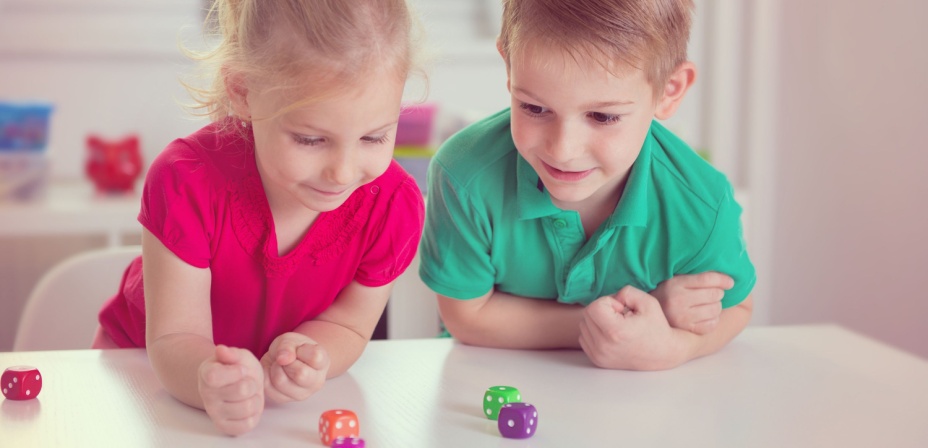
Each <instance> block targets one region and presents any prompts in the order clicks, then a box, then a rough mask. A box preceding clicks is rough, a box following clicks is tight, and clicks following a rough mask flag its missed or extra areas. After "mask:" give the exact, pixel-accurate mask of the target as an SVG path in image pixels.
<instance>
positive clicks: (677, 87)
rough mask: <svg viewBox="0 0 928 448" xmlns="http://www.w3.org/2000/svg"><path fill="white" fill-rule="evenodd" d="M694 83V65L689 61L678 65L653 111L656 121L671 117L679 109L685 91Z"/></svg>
mask: <svg viewBox="0 0 928 448" xmlns="http://www.w3.org/2000/svg"><path fill="white" fill-rule="evenodd" d="M695 81H696V64H693V63H692V62H690V61H686V62H684V63H682V64H680V65H679V66H678V67H677V69H676V70H674V72H673V74H672V75H671V76H670V79H668V80H667V84H664V91H663V92H661V97H660V99H659V100H658V102H657V109H656V110H655V111H654V116H655V117H656V118H657V119H658V120H666V119H668V118H670V117H671V116H673V114H674V113H675V112H676V111H677V108H678V107H680V102H681V101H683V96H684V95H686V91H687V90H689V88H690V86H692V85H693V82H695Z"/></svg>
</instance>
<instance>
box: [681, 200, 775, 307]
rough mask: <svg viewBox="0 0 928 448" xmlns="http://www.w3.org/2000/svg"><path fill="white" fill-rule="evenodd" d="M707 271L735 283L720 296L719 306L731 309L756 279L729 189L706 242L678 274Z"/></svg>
mask: <svg viewBox="0 0 928 448" xmlns="http://www.w3.org/2000/svg"><path fill="white" fill-rule="evenodd" d="M706 271H717V272H721V273H724V274H727V275H728V276H730V277H731V278H732V279H734V281H735V286H734V287H733V288H732V289H729V290H728V291H726V292H725V296H724V297H723V298H722V308H730V307H733V306H735V305H738V304H739V303H741V302H742V301H744V299H745V298H747V296H748V295H749V294H750V293H751V290H752V289H754V284H755V283H756V282H757V274H756V272H755V270H754V265H753V264H752V263H751V259H750V258H749V257H748V252H747V247H746V245H745V242H744V232H743V229H742V226H741V206H740V205H738V203H737V202H736V201H735V199H734V193H733V191H732V190H731V188H729V191H728V193H727V194H726V195H725V196H724V197H723V198H722V200H721V202H720V204H719V209H718V215H717V216H716V221H715V225H714V226H713V227H712V230H711V232H710V233H709V237H708V238H707V240H706V243H705V245H703V247H702V249H701V250H700V251H699V253H697V254H696V256H695V257H693V259H691V260H690V261H689V262H688V263H687V264H686V266H684V267H683V269H682V270H681V272H680V273H682V274H697V273H701V272H706Z"/></svg>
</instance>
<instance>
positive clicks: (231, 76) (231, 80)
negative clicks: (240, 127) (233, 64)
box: [222, 67, 251, 120]
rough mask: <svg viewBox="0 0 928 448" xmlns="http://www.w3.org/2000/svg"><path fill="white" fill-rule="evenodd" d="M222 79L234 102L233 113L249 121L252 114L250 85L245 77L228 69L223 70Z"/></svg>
mask: <svg viewBox="0 0 928 448" xmlns="http://www.w3.org/2000/svg"><path fill="white" fill-rule="evenodd" d="M222 78H223V81H224V83H225V85H226V94H227V95H228V96H229V100H230V101H231V102H232V104H230V107H231V108H232V113H234V114H235V116H236V117H239V118H240V119H244V120H248V119H250V118H251V113H250V111H249V108H248V85H247V83H246V82H245V77H244V76H243V75H242V74H241V73H238V72H234V71H232V70H229V69H228V68H227V67H223V68H222Z"/></svg>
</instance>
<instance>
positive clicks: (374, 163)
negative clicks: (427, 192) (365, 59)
mask: <svg viewBox="0 0 928 448" xmlns="http://www.w3.org/2000/svg"><path fill="white" fill-rule="evenodd" d="M379 75H380V76H369V77H366V78H365V79H364V82H363V83H361V84H359V85H355V86H350V87H347V88H342V89H341V90H340V92H339V93H337V94H334V95H329V96H327V97H326V98H324V99H322V100H319V101H314V102H311V103H309V104H307V105H305V106H301V107H299V108H296V109H293V110H291V111H288V112H286V113H284V114H280V115H278V116H274V115H275V114H277V113H278V111H280V110H281V108H283V107H286V106H288V105H289V104H292V101H293V98H292V97H289V98H288V97H287V95H286V94H285V93H283V92H280V91H270V92H266V93H252V92H251V91H249V93H248V96H247V107H248V109H249V112H250V114H251V117H254V121H253V122H252V127H253V130H254V138H255V158H256V160H257V165H258V172H259V173H260V175H261V181H262V183H263V185H264V190H265V192H266V194H267V197H268V203H269V204H270V206H271V210H274V211H275V212H288V211H299V210H301V208H303V209H309V210H311V211H315V212H326V211H330V210H334V209H336V208H338V207H339V206H340V205H342V204H343V203H344V202H345V200H346V199H347V198H348V197H349V196H350V195H351V193H352V192H354V191H355V189H357V188H358V187H360V186H361V185H364V184H366V183H368V182H371V181H372V180H374V179H375V178H377V177H378V176H380V175H381V174H383V173H384V171H386V169H387V167H388V166H389V165H390V161H391V159H392V157H393V144H394V138H395V136H396V126H397V121H398V119H399V114H400V101H401V99H402V95H403V86H404V80H402V79H400V78H399V77H397V76H392V75H384V74H379ZM261 117H273V118H267V119H261Z"/></svg>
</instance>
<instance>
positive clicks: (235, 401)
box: [197, 345, 264, 436]
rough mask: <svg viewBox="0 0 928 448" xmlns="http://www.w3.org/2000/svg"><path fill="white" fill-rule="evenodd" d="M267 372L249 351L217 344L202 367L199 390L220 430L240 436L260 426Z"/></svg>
mask: <svg viewBox="0 0 928 448" xmlns="http://www.w3.org/2000/svg"><path fill="white" fill-rule="evenodd" d="M263 385H264V372H263V371H262V370H261V363H260V362H259V361H258V358H256V357H255V355H253V354H252V353H251V352H250V351H248V350H244V349H240V348H232V347H226V346H225V345H217V346H216V353H215V354H214V355H213V356H212V357H211V358H209V359H207V360H205V361H203V363H201V364H200V369H199V371H198V372H197V387H198V389H199V391H200V397H201V398H202V399H203V409H205V410H206V414H207V415H209V418H210V419H212V420H213V423H214V424H215V425H216V427H218V428H219V430H220V431H222V432H224V433H226V434H229V435H233V436H237V435H240V434H244V433H246V432H248V431H250V430H251V429H252V428H254V427H255V426H257V425H258V421H259V420H260V419H261V413H262V412H263V411H264V388H263Z"/></svg>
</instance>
